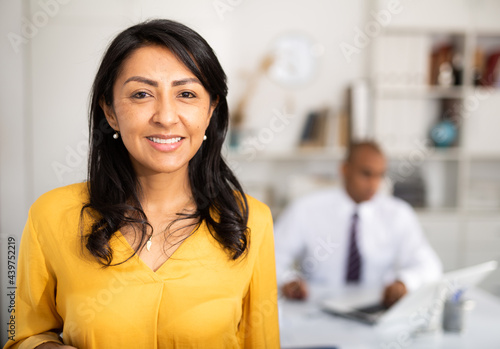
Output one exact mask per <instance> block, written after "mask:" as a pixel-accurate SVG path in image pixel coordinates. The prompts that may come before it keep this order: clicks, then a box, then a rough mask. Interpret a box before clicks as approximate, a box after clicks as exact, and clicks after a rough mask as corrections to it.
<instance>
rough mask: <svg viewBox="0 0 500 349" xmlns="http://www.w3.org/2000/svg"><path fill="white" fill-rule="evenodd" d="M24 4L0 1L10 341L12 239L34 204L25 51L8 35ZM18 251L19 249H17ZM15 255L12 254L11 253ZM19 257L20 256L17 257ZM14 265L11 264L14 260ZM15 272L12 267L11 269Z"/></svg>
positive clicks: (1, 301)
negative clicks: (15, 48)
mask: <svg viewBox="0 0 500 349" xmlns="http://www.w3.org/2000/svg"><path fill="white" fill-rule="evenodd" d="M22 13H23V4H22V2H20V1H4V0H2V1H0V18H1V19H0V38H1V43H0V47H1V49H0V54H1V56H0V57H1V60H0V81H1V84H2V85H1V88H0V116H1V118H0V193H1V195H0V258H1V259H0V287H1V297H0V314H1V316H0V321H1V324H2V325H1V326H0V328H1V334H0V339H1V343H2V345H3V343H4V342H6V340H7V335H6V334H7V333H6V331H7V326H6V324H7V322H8V315H9V314H8V311H7V307H8V302H9V300H10V298H9V297H7V293H8V292H10V291H12V289H11V288H8V287H12V285H9V284H8V278H7V276H8V267H9V265H8V262H7V261H8V260H7V258H8V257H12V254H8V251H7V249H8V244H9V237H14V238H15V239H16V240H17V241H16V245H17V246H19V237H20V234H21V232H22V229H23V226H24V221H25V219H26V214H27V211H28V207H29V201H30V200H31V197H32V196H31V195H30V194H31V193H32V185H31V183H30V181H29V178H28V176H27V173H28V172H29V171H30V168H31V164H30V163H29V161H28V159H29V158H30V154H29V148H30V144H31V140H30V137H29V135H30V131H29V127H28V124H29V117H28V115H27V111H28V109H29V108H27V103H26V102H27V98H26V93H27V89H26V87H27V86H26V78H27V73H28V72H27V71H26V70H25V57H26V51H25V47H24V48H23V49H21V50H19V52H16V51H14V50H13V49H12V47H11V46H10V44H9V41H8V39H7V35H8V34H9V33H19V32H20V29H21V21H20V18H21V16H22ZM16 251H17V249H16ZM11 252H12V251H11ZM16 257H17V256H16ZM11 262H12V260H11ZM11 268H12V265H11Z"/></svg>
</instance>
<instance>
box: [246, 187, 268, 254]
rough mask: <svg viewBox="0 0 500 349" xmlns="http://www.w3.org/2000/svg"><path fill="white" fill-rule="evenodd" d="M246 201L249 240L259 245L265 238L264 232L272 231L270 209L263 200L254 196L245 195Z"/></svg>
mask: <svg viewBox="0 0 500 349" xmlns="http://www.w3.org/2000/svg"><path fill="white" fill-rule="evenodd" d="M245 196H246V198H247V203H248V223H247V226H248V228H249V229H250V235H251V240H252V241H253V243H254V246H255V243H257V245H260V244H261V242H262V241H263V240H266V237H267V238H269V237H268V236H266V234H270V235H272V233H273V217H272V215H271V210H270V209H269V207H268V206H267V205H266V204H264V203H263V202H261V201H259V200H257V199H256V198H254V197H252V196H250V195H245Z"/></svg>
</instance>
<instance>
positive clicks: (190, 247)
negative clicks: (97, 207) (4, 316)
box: [4, 183, 279, 349]
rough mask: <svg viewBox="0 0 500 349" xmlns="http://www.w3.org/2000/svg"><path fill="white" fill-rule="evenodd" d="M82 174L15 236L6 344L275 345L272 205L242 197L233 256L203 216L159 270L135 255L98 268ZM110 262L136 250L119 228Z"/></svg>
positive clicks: (39, 207)
mask: <svg viewBox="0 0 500 349" xmlns="http://www.w3.org/2000/svg"><path fill="white" fill-rule="evenodd" d="M87 197H88V194H87V191H86V185H85V184H83V183H80V184H73V185H70V186H66V187H62V188H58V189H55V190H52V191H50V192H48V193H46V194H44V195H42V196H41V197H40V198H39V199H38V200H37V201H36V202H35V203H34V204H33V206H32V207H31V209H30V212H29V217H28V221H27V223H26V227H25V229H24V232H23V235H22V238H21V247H20V252H19V261H18V274H17V294H16V302H15V309H14V311H13V313H12V315H14V316H15V336H14V337H13V338H10V339H9V340H8V342H7V343H6V344H5V346H4V348H34V347H36V346H37V345H39V344H41V343H44V342H50V341H58V335H57V333H60V332H61V331H62V338H63V341H64V343H65V344H68V345H72V346H75V347H77V348H79V349H87V348H88V349H90V348H99V349H114V348H116V349H127V348H131V349H138V348H147V349H154V348H259V349H260V348H279V330H278V313H277V287H276V272H275V264H274V242H273V231H272V227H273V226H272V218H271V214H270V211H269V208H268V207H267V206H266V205H264V204H262V203H261V202H259V201H257V200H255V199H253V198H251V197H247V198H248V203H249V221H248V226H249V228H250V230H251V232H250V244H249V250H248V254H247V255H246V257H243V258H240V259H238V260H236V261H232V260H230V259H229V257H228V255H227V253H226V252H225V251H224V250H223V249H222V248H221V246H220V245H219V243H218V242H216V241H215V239H214V238H213V237H212V236H211V235H210V233H209V231H208V229H207V227H206V225H205V224H204V223H202V224H201V226H200V228H199V229H198V230H197V231H196V232H195V233H194V234H193V235H191V236H190V237H188V238H187V239H186V240H185V241H184V242H183V243H182V244H181V245H180V246H179V248H178V249H177V250H176V251H175V252H174V254H173V255H172V257H170V259H168V260H167V261H166V262H165V263H164V264H163V265H162V266H161V267H160V268H159V269H158V270H157V271H156V272H154V271H153V270H152V269H150V268H149V267H148V266H147V265H146V264H145V263H144V262H143V261H142V260H141V259H140V258H139V257H138V256H137V255H135V256H134V257H132V258H131V259H130V260H128V261H127V262H125V263H123V264H121V265H118V266H112V267H108V268H102V267H101V265H99V264H98V263H97V262H96V261H95V259H93V257H91V256H90V253H89V252H88V251H87V250H86V248H85V247H84V248H83V250H82V245H81V243H80V233H79V229H78V223H79V215H80V210H81V207H82V204H83V202H85V201H86V198H87ZM110 246H111V247H112V250H113V257H114V259H113V263H115V262H118V261H123V260H125V259H126V258H127V257H129V256H130V254H131V253H132V252H133V250H132V247H131V246H130V245H129V244H128V242H127V240H126V239H125V238H124V237H123V235H121V233H120V232H119V231H118V232H116V234H115V235H114V236H113V237H112V238H111V240H110Z"/></svg>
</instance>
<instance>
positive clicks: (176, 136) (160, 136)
mask: <svg viewBox="0 0 500 349" xmlns="http://www.w3.org/2000/svg"><path fill="white" fill-rule="evenodd" d="M153 137H154V138H161V139H169V138H179V137H180V138H184V137H182V136H179V135H150V136H147V137H146V138H153Z"/></svg>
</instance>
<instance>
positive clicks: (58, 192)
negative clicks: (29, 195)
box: [30, 182, 88, 216]
mask: <svg viewBox="0 0 500 349" xmlns="http://www.w3.org/2000/svg"><path fill="white" fill-rule="evenodd" d="M87 199H88V188H87V183H85V182H83V183H75V184H70V185H66V186H63V187H59V188H55V189H52V190H50V191H48V192H46V193H44V194H42V195H41V196H40V197H39V198H38V199H37V200H36V201H35V202H34V203H33V205H31V210H30V211H31V214H32V215H40V214H49V215H52V216H53V215H57V214H58V213H63V212H67V211H68V210H70V211H71V210H76V209H77V210H78V211H79V210H81V208H82V206H83V204H84V203H85V202H86V201H87Z"/></svg>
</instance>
